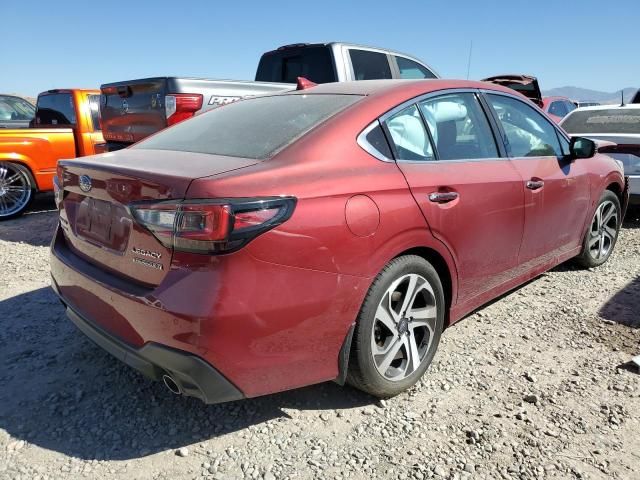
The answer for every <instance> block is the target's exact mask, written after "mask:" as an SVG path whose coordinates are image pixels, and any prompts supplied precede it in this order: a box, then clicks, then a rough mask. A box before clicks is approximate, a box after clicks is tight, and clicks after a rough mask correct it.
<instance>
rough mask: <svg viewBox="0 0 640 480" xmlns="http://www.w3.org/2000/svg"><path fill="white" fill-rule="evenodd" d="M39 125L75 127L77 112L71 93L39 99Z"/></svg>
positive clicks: (37, 119)
mask: <svg viewBox="0 0 640 480" xmlns="http://www.w3.org/2000/svg"><path fill="white" fill-rule="evenodd" d="M36 124H37V125H75V124H76V110H75V107H74V105H73V96H72V95H71V93H53V94H47V95H40V96H39V97H38V109H37V111H36Z"/></svg>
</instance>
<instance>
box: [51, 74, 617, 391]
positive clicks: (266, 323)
mask: <svg viewBox="0 0 640 480" xmlns="http://www.w3.org/2000/svg"><path fill="white" fill-rule="evenodd" d="M596 150H597V148H596V145H595V144H594V143H593V142H592V141H590V140H586V139H580V138H578V139H574V140H573V141H570V140H569V138H568V137H567V136H566V134H565V133H564V132H563V131H562V130H561V129H560V128H558V127H557V126H556V125H555V124H554V123H553V122H552V121H550V120H549V119H548V117H546V116H545V114H543V113H542V112H541V111H540V110H539V109H537V108H536V107H535V106H534V105H533V104H532V103H531V102H529V101H528V100H526V99H525V98H524V97H522V96H520V95H519V94H518V93H516V92H514V91H513V90H510V89H507V88H504V87H501V86H497V85H489V84H487V83H480V82H469V81H451V80H430V81H423V80H422V81H385V80H379V81H361V82H355V83H342V84H337V83H336V84H325V85H321V86H316V87H312V88H309V89H304V90H300V91H294V92H289V93H284V94H278V95H272V96H266V97H256V98H253V99H248V100H244V101H242V102H238V103H235V104H231V105H227V106H225V107H224V108H220V109H216V110H213V111H211V112H209V113H206V114H203V115H201V116H198V117H196V118H194V119H192V120H188V121H185V122H184V123H181V124H178V125H176V126H175V127H172V128H170V129H167V130H165V131H163V132H161V133H158V134H157V135H155V136H153V137H150V138H149V139H147V140H145V141H143V142H141V143H139V144H137V145H135V146H133V147H131V148H129V149H126V150H122V151H119V152H116V153H107V154H103V155H99V156H95V157H90V158H84V159H80V160H74V161H62V162H60V164H59V167H58V178H59V180H58V184H57V192H56V202H57V205H58V208H59V211H60V223H59V226H58V228H57V232H56V234H55V238H54V240H53V242H52V255H51V272H52V277H53V288H54V289H55V291H56V292H57V293H58V295H59V296H60V298H61V300H62V302H63V303H64V304H65V305H66V307H67V313H68V315H69V317H70V318H71V320H72V321H73V322H74V323H75V324H76V325H77V326H78V327H79V328H80V329H81V330H82V331H83V332H84V333H85V334H86V335H88V336H89V337H90V338H92V339H93V340H94V341H95V342H96V343H97V344H98V345H100V346H101V347H103V348H104V349H106V350H107V351H109V352H111V353H112V354H113V355H115V356H116V357H118V358H119V359H121V360H123V361H124V362H125V363H127V364H129V365H131V366H133V367H135V368H137V369H138V370H140V371H142V372H144V373H145V374H147V375H148V376H150V377H152V378H156V379H160V378H163V379H164V381H165V384H166V385H167V387H169V389H171V390H172V391H173V392H175V393H183V394H186V395H190V396H195V397H199V398H201V399H202V400H204V401H205V402H208V403H215V402H221V401H228V400H235V399H239V398H243V397H254V396H258V395H264V394H268V393H272V392H277V391H281V390H286V389H291V388H295V387H300V386H303V385H309V384H313V383H318V382H324V381H327V380H337V381H338V382H344V381H347V382H349V383H350V384H352V385H354V386H356V387H358V388H360V389H362V390H364V391H366V392H369V393H371V394H373V395H377V396H380V397H387V396H391V395H395V394H398V393H399V392H402V391H403V390H406V389H407V388H409V387H410V386H411V385H413V384H414V383H416V382H417V381H418V380H419V379H420V377H421V376H422V375H423V373H424V372H425V370H426V369H427V367H428V366H429V364H430V363H431V361H432V359H433V357H434V354H435V352H436V349H437V347H438V343H439V340H440V335H441V333H442V331H443V329H444V328H445V327H446V326H448V325H451V324H452V323H454V322H456V321H457V320H459V319H461V318H462V317H464V316H465V315H467V314H468V313H469V312H471V311H473V310H474V309H476V308H478V307H479V306H481V305H482V304H484V303H486V302H488V301H489V300H491V299H494V298H496V297H497V296H499V295H501V294H503V293H504V292H507V291H509V290H511V289H513V288H514V287H516V286H518V285H520V284H522V283H523V282H525V281H527V280H529V279H531V278H533V277H536V276H537V275H540V274H541V273H542V272H544V271H546V270H548V269H550V268H552V267H554V266H556V265H558V264H559V263H561V262H564V261H566V260H569V259H575V260H577V262H578V263H580V264H581V265H583V266H586V267H594V266H597V265H600V264H602V263H604V262H605V261H606V260H607V259H608V258H609V256H610V255H611V252H612V250H613V248H614V245H615V242H616V238H617V236H618V229H619V227H620V223H621V219H622V217H623V213H624V208H625V207H626V203H627V193H626V185H625V179H624V177H623V173H622V169H621V167H620V166H619V165H618V164H617V163H616V162H615V161H614V160H613V159H611V158H610V157H608V156H606V155H603V154H601V153H598V152H597V151H596Z"/></svg>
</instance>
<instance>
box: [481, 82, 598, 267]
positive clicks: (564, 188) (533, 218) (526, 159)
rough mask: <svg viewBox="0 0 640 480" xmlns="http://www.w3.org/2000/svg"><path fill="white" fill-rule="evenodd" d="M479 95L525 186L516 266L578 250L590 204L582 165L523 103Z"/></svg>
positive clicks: (566, 144)
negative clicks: (498, 128)
mask: <svg viewBox="0 0 640 480" xmlns="http://www.w3.org/2000/svg"><path fill="white" fill-rule="evenodd" d="M484 95H485V98H486V99H487V101H488V103H489V104H490V106H491V108H492V111H493V114H494V115H495V118H496V120H497V121H498V123H499V126H500V128H501V130H502V132H501V134H502V135H503V136H504V143H505V144H506V146H507V150H508V153H509V156H510V157H511V160H512V161H513V164H514V165H515V167H516V169H517V170H518V172H519V173H520V175H521V176H522V178H523V181H524V185H525V187H526V188H525V199H524V204H525V214H524V217H525V226H524V236H523V240H522V247H521V249H520V255H519V261H520V263H528V262H531V263H533V264H536V263H544V262H547V261H550V260H552V259H553V258H555V257H556V256H560V255H562V254H563V253H565V252H567V251H569V250H572V249H575V248H577V247H579V246H580V242H581V239H582V231H583V228H584V225H585V218H586V217H585V216H586V212H587V210H588V209H589V202H590V189H589V176H588V170H587V167H588V165H587V162H580V161H572V159H571V157H570V156H569V142H568V140H567V139H566V138H565V136H564V135H563V134H562V133H561V132H560V131H559V130H558V129H557V128H556V127H555V126H554V124H553V123H552V122H550V121H549V120H547V118H545V117H544V115H542V114H541V113H539V112H538V111H537V110H536V109H535V108H533V107H532V106H530V105H529V104H528V103H526V102H524V101H522V100H520V99H518V98H515V97H513V96H511V95H507V94H502V93H496V92H493V93H489V92H485V94H484Z"/></svg>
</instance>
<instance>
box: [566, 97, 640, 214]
mask: <svg viewBox="0 0 640 480" xmlns="http://www.w3.org/2000/svg"><path fill="white" fill-rule="evenodd" d="M560 126H561V127H562V128H563V129H564V130H565V131H566V132H567V133H568V134H569V135H571V136H575V137H587V138H591V139H594V140H607V141H610V142H614V143H616V144H617V146H616V147H615V151H612V153H609V155H611V156H612V157H614V158H615V159H616V160H619V161H621V162H622V163H623V164H624V173H625V175H626V176H628V177H629V194H630V203H633V204H640V104H628V105H599V106H596V107H584V108H579V109H577V110H574V111H572V112H571V113H569V114H568V115H567V116H566V117H564V118H563V119H562V121H561V122H560Z"/></svg>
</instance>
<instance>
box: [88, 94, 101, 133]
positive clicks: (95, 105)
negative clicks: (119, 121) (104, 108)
mask: <svg viewBox="0 0 640 480" xmlns="http://www.w3.org/2000/svg"><path fill="white" fill-rule="evenodd" d="M88 98H89V110H91V124H92V125H93V131H94V132H99V131H100V95H89V97H88Z"/></svg>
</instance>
